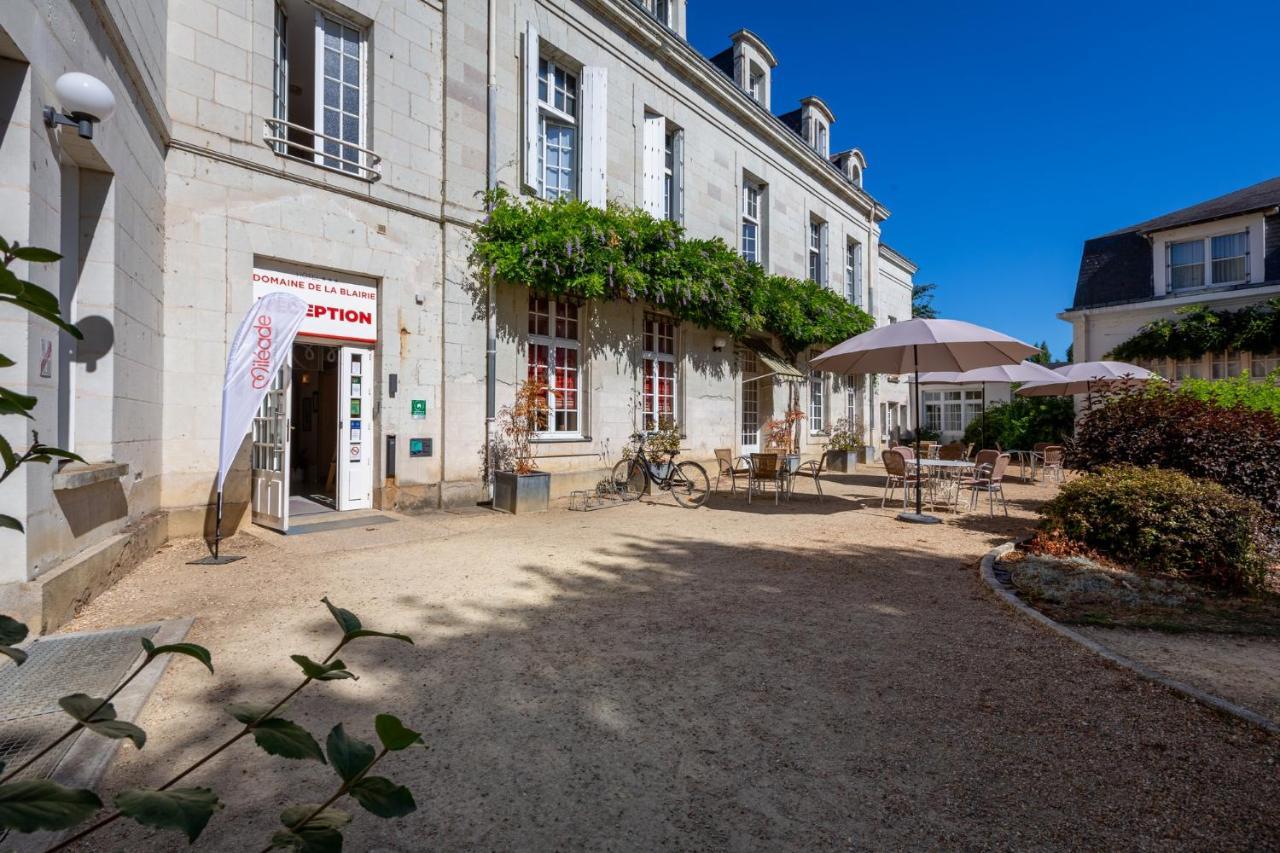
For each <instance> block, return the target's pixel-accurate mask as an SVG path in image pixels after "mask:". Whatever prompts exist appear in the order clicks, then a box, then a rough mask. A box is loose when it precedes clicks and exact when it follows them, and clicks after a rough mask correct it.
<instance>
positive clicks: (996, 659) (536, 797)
mask: <svg viewBox="0 0 1280 853" xmlns="http://www.w3.org/2000/svg"><path fill="white" fill-rule="evenodd" d="M827 488H828V498H827V500H826V501H824V502H822V503H818V502H816V501H815V500H814V499H813V498H812V497H807V498H806V497H805V496H797V498H796V500H795V501H794V502H793V503H791V504H790V505H789V506H783V507H780V508H777V509H775V507H774V506H773V504H772V501H771V499H770V500H768V501H763V502H757V503H755V504H753V505H752V506H750V507H748V506H747V504H746V502H745V501H744V500H742V499H740V498H738V499H731V498H728V497H723V498H718V499H715V500H713V502H712V503H711V504H710V505H709V506H708V507H706V508H703V509H701V510H697V511H688V510H682V509H679V508H677V507H675V506H674V505H672V504H671V503H670V498H669V497H668V498H666V499H665V500H662V501H658V502H656V503H641V504H639V505H633V506H629V507H622V508H617V509H607V510H602V511H598V512H591V513H569V512H565V511H554V512H552V513H549V514H546V515H542V516H523V517H519V518H511V517H502V516H496V515H492V514H489V513H472V514H462V515H453V514H445V513H440V514H436V515H432V516H429V517H422V518H415V519H404V520H402V521H400V522H398V523H396V524H390V525H385V526H382V527H377V528H372V529H369V530H365V529H363V528H356V529H354V530H344V531H333V532H328V533H320V534H314V535H309V536H303V537H293V538H289V539H284V538H280V537H276V536H274V535H272V534H263V536H262V537H257V536H249V535H241V536H239V537H237V538H236V539H234V540H232V541H231V542H229V543H227V544H226V545H224V548H225V549H226V550H227V552H228V553H245V554H247V555H248V557H249V558H248V559H247V560H244V561H242V562H239V563H236V564H233V565H231V566H228V567H223V568H205V567H194V566H186V565H184V562H185V561H186V560H187V559H190V558H191V557H192V556H193V555H195V554H196V553H197V549H198V546H197V545H195V544H194V543H183V544H178V545H175V546H173V547H171V548H168V549H166V550H164V551H162V552H161V553H160V554H158V555H157V556H156V557H155V558H154V559H152V560H150V561H149V562H148V563H147V564H146V565H145V566H143V567H142V568H140V569H139V570H138V571H137V572H135V573H134V574H132V575H130V576H129V577H128V578H126V579H125V580H124V581H123V582H122V583H121V584H119V585H118V586H117V587H115V588H114V589H112V590H110V591H109V592H108V593H107V594H105V595H103V596H102V597H101V598H99V599H98V600H97V601H95V602H94V603H93V604H92V605H91V606H90V607H89V608H88V609H87V610H86V611H85V613H83V614H82V616H81V617H80V618H79V619H77V620H76V621H75V622H74V623H73V624H71V625H69V626H67V630H83V629H85V628H90V627H96V626H105V625H127V624H134V623H140V622H147V621H154V620H158V619H162V618H170V617H173V616H179V615H195V616H197V617H198V618H197V621H196V625H195V627H194V629H193V631H192V633H191V636H190V639H191V640H192V641H195V642H199V643H203V644H205V645H207V646H209V647H210V648H211V649H212V651H213V654H214V660H215V664H216V665H217V667H218V673H217V675H216V676H215V677H210V676H209V675H208V674H207V673H205V672H204V671H203V670H202V669H201V668H200V667H199V665H198V664H195V663H194V662H190V661H185V660H179V661H175V665H174V666H171V667H170V669H169V671H168V672H167V673H166V675H165V677H164V679H163V680H162V682H161V684H160V686H159V688H158V689H157V692H156V694H155V696H154V697H153V699H152V701H151V703H150V705H149V707H148V709H147V711H146V712H145V714H144V717H143V719H142V720H141V721H140V722H141V724H142V725H143V726H144V728H146V729H147V731H148V733H149V735H150V739H149V740H148V743H147V747H146V749H145V750H144V751H143V752H142V753H137V752H135V751H134V750H133V749H132V747H128V746H126V747H125V748H123V749H122V750H121V757H120V758H119V759H118V760H117V762H116V764H115V765H114V766H113V768H112V770H111V771H110V773H109V775H108V778H107V780H106V788H107V791H108V792H113V791H115V790H117V789H118V788H120V787H121V786H124V785H127V784H147V783H151V784H155V783H158V782H160V781H163V780H164V779H165V778H167V777H168V775H170V774H171V772H172V769H173V768H176V767H181V766H185V764H186V762H188V761H190V760H191V759H192V758H193V757H195V756H198V755H199V754H201V749H202V748H207V746H208V745H209V744H211V743H213V742H214V741H213V738H214V737H217V736H225V733H226V732H227V731H228V729H229V724H228V720H229V718H227V717H225V716H224V715H223V714H222V712H221V711H219V710H217V707H218V706H220V705H221V704H224V703H226V702H229V701H252V700H259V701H260V700H263V699H267V698H270V697H272V696H275V695H279V694H281V693H283V692H284V690H286V689H287V688H288V686H289V685H290V684H291V683H292V682H293V681H294V680H295V673H294V671H293V665H292V663H290V662H289V661H288V659H287V656H288V654H290V653H305V654H309V655H311V656H312V657H317V658H319V657H322V656H323V655H324V654H325V653H327V651H328V648H329V645H330V644H331V642H332V637H333V626H332V625H331V623H330V621H329V616H328V614H327V613H326V612H325V611H324V610H323V607H322V606H321V605H320V604H319V598H320V596H322V595H329V596H330V597H331V598H333V599H334V600H335V601H336V602H338V603H339V604H341V605H342V606H345V607H348V608H350V609H352V610H354V611H355V612H356V613H358V614H359V615H360V616H361V617H362V618H363V619H364V621H365V623H366V625H368V626H371V627H376V628H382V629H384V630H402V631H406V632H408V633H411V634H412V635H413V636H414V637H415V638H416V639H417V641H418V643H417V645H416V646H414V647H407V646H402V645H399V644H394V643H390V642H388V641H366V644H365V645H363V646H360V647H353V648H351V649H350V654H347V653H346V652H344V654H343V657H344V658H345V659H346V661H347V663H348V664H349V665H350V666H351V667H352V668H353V669H354V670H355V671H356V672H357V673H359V674H360V675H361V679H360V680H359V681H357V682H338V683H332V684H324V685H317V686H315V687H313V688H309V689H308V691H307V692H305V693H303V694H302V695H301V696H300V697H299V699H298V700H296V702H295V703H294V704H293V705H292V706H291V710H290V712H289V716H291V717H292V718H293V719H295V720H296V721H298V722H300V723H303V724H304V725H306V726H308V727H309V728H310V729H311V730H312V731H313V732H315V733H316V734H317V735H319V736H322V735H323V733H324V732H326V731H327V730H328V728H329V727H330V726H332V725H333V724H334V723H336V722H338V721H345V722H346V723H347V728H348V730H349V731H352V732H353V733H355V734H357V735H360V736H364V737H366V738H371V737H372V731H371V730H372V717H373V715H374V714H375V713H377V712H380V711H384V710H385V711H390V712H393V713H396V714H398V715H400V716H402V717H403V718H404V719H405V720H406V722H408V723H410V724H411V725H413V726H414V727H416V728H418V729H420V730H422V731H424V732H426V733H427V736H428V740H429V742H430V743H431V749H430V751H428V752H415V753H413V754H411V755H406V754H401V755H400V756H397V757H395V758H394V759H393V760H390V761H389V762H387V765H386V775H388V776H391V777H392V778H394V779H396V780H397V781H401V782H403V783H405V784H407V785H409V787H410V788H411V789H412V790H413V791H414V792H415V795H416V797H417V800H418V804H419V810H418V811H417V812H416V813H415V814H413V815H411V816H409V817H407V818H403V819H400V820H395V821H382V820H379V819H377V818H374V817H373V816H371V815H368V814H363V813H360V814H357V815H356V819H355V822H354V823H353V824H352V826H351V827H350V829H349V830H348V833H347V835H348V847H347V849H350V850H381V851H392V850H394V851H411V850H426V849H439V850H459V849H463V850H513V849H525V850H559V849H573V850H645V851H648V850H657V849H664V848H667V849H671V848H678V849H725V848H731V849H769V850H778V849H804V850H810V849H832V848H840V849H849V848H877V849H884V848H897V849H901V848H913V849H916V848H957V847H959V848H967V849H977V848H983V849H990V848H996V849H1028V848H1036V849H1082V848H1092V849H1113V850H1126V849H1133V850H1146V849H1155V848H1159V849H1172V848H1178V849H1211V848H1212V849H1280V796H1277V790H1278V789H1280V738H1276V737H1271V736H1267V735H1265V734H1262V733H1260V732H1258V731H1256V730H1254V729H1252V728H1250V727H1248V726H1246V725H1244V724H1241V723H1238V722H1235V721H1233V720H1231V719H1227V718H1224V717H1221V716H1219V715H1216V714H1214V713H1212V712H1210V711H1207V710H1205V709H1203V708H1202V707H1200V706H1198V705H1197V704H1195V703H1193V702H1190V701H1188V700H1185V699H1182V698H1179V697H1178V696H1177V695H1175V694H1173V693H1170V692H1169V691H1166V690H1164V689H1162V688H1158V687H1155V686H1153V685H1150V684H1148V683H1146V682H1144V681H1142V680H1140V679H1138V678H1137V677H1135V676H1132V675H1130V674H1128V673H1127V672H1122V671H1119V670H1116V669H1112V668H1109V667H1107V666H1105V665H1103V664H1101V663H1100V662H1099V661H1098V659H1097V658H1095V657H1093V656H1092V655H1090V654H1089V653H1087V652H1084V651H1083V650H1081V649H1079V648H1078V647H1076V646H1075V645H1073V644H1071V643H1068V642H1066V641H1065V640H1062V639H1059V638H1058V637H1056V636H1053V635H1051V634H1049V633H1048V632H1045V631H1043V630H1042V629H1039V628H1037V627H1035V626H1033V625H1031V624H1029V623H1026V622H1023V621H1021V620H1019V619H1017V618H1016V617H1014V616H1012V615H1011V614H1010V613H1009V612H1008V610H1007V609H1006V608H1004V607H1003V606H1002V605H1001V604H999V603H997V602H996V600H995V599H994V598H993V597H992V596H991V595H990V594H989V592H988V591H987V590H986V589H985V588H984V587H983V586H982V585H981V581H980V580H979V578H978V577H977V568H976V565H977V561H978V559H979V558H980V557H981V555H982V554H983V553H985V552H986V551H987V550H988V549H989V548H990V547H992V546H993V545H994V544H997V543H999V542H1002V541H1006V540H1008V539H1009V538H1011V536H1012V535H1014V534H1016V533H1019V532H1023V531H1025V530H1026V529H1027V526H1028V525H1029V524H1030V523H1031V519H1032V516H1031V514H1030V509H1031V508H1034V506H1035V505H1036V504H1037V503H1038V502H1039V500H1041V499H1043V498H1044V497H1046V496H1047V494H1048V488H1047V487H1043V486H1035V487H1030V486H1027V487H1020V486H1013V487H1011V488H1010V489H1009V491H1010V498H1011V500H1012V501H1013V503H1014V504H1015V506H1014V517H1013V518H1012V519H1010V520H1008V521H1006V520H1004V519H1002V518H997V519H994V520H993V519H989V518H988V517H987V516H986V515H985V514H981V515H973V516H962V517H960V518H959V519H950V518H949V519H948V522H947V524H945V525H942V526H935V527H919V526H909V525H905V524H902V523H900V522H897V521H896V520H894V517H893V516H894V512H893V511H892V510H891V509H884V510H882V509H880V507H879V479H878V478H873V477H871V476H862V477H852V478H850V477H845V478H840V479H833V480H831V481H828V486H827ZM833 493H834V494H833ZM140 759H142V760H140ZM334 779H335V777H334V776H333V775H332V773H331V771H329V769H328V768H326V767H322V766H320V765H318V764H315V763H305V764H302V763H293V762H286V761H284V760H282V759H278V758H270V757H268V756H265V755H264V754H261V753H260V752H259V751H258V750H257V749H256V747H254V746H253V745H252V744H239V745H237V746H235V747H233V748H232V749H231V750H229V751H228V752H227V753H225V754H224V756H222V757H221V758H219V759H218V760H216V761H215V762H213V763H211V764H210V765H209V766H208V768H207V769H206V770H202V771H200V772H199V773H197V774H195V775H193V776H192V777H191V780H192V782H193V783H196V784H208V785H211V786H213V787H214V788H216V789H217V790H218V791H219V792H220V793H221V795H222V797H223V798H224V799H225V800H226V801H227V803H228V808H227V810H226V811H224V812H221V813H220V814H219V815H218V816H216V817H215V818H214V820H213V822H212V823H211V824H210V826H209V829H208V830H207V831H206V833H205V836H204V837H203V838H202V839H201V842H200V846H201V847H202V848H203V849H211V850H213V849H216V850H241V849H254V847H253V845H254V844H255V843H256V844H258V845H259V846H261V845H263V844H264V840H265V839H266V838H267V836H268V835H269V834H270V832H271V831H273V829H274V828H276V826H277V824H276V815H277V814H278V812H279V810H280V808H281V807H282V806H283V805H284V804H286V803H288V802H296V801H315V800H317V799H319V798H321V797H323V796H325V795H326V794H327V793H328V792H329V791H331V790H332V789H333V787H334ZM349 805H350V807H351V808H352V809H353V810H354V811H359V810H358V807H355V806H354V804H349ZM179 846H185V845H184V842H182V841H181V840H180V838H179V837H178V836H175V835H170V834H165V835H159V834H156V833H153V832H150V831H147V830H144V829H142V828H139V827H134V826H126V825H123V824H117V825H116V827H113V828H112V829H111V830H110V831H108V832H107V833H104V834H103V835H102V836H101V837H100V838H99V839H98V840H97V841H96V843H95V844H94V845H93V846H92V848H90V847H89V846H86V847H85V848H84V849H86V850H87V849H117V848H123V849H130V850H168V849H174V848H177V847H179Z"/></svg>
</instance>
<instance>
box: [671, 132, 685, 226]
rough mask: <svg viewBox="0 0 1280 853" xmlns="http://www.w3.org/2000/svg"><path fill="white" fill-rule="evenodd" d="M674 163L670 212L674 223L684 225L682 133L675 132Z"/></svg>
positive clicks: (673, 144) (673, 145)
mask: <svg viewBox="0 0 1280 853" xmlns="http://www.w3.org/2000/svg"><path fill="white" fill-rule="evenodd" d="M672 149H673V150H672V153H673V154H674V158H673V159H674V160H675V162H674V163H673V164H672V169H673V174H672V176H671V191H672V192H673V193H674V194H675V198H673V199H672V200H671V210H672V211H673V213H674V214H675V218H676V222H679V223H680V224H681V225H683V224H684V131H683V130H678V131H676V138H675V142H673V143H672Z"/></svg>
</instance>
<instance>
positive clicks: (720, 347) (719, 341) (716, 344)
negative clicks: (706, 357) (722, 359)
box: [711, 337, 729, 352]
mask: <svg viewBox="0 0 1280 853" xmlns="http://www.w3.org/2000/svg"><path fill="white" fill-rule="evenodd" d="M728 345H729V342H728V341H726V340H725V339H724V338H721V337H717V338H716V339H715V340H714V341H712V342H711V348H712V349H713V350H715V351H716V352H723V351H724V348H725V347H727V346H728Z"/></svg>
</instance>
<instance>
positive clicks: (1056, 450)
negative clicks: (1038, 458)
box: [1042, 444, 1067, 483]
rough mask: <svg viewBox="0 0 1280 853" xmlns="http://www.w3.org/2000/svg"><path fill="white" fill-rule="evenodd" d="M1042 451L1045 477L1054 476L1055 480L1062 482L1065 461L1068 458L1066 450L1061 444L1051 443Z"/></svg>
mask: <svg viewBox="0 0 1280 853" xmlns="http://www.w3.org/2000/svg"><path fill="white" fill-rule="evenodd" d="M1042 453H1043V456H1044V464H1043V466H1042V467H1043V469H1044V475H1045V479H1048V478H1049V477H1053V479H1054V482H1057V483H1061V482H1062V478H1063V474H1064V470H1063V463H1064V462H1065V461H1066V458H1067V452H1066V450H1065V449H1063V447H1062V446H1061V445H1058V444H1050V445H1046V446H1045V448H1044V450H1043V451H1042Z"/></svg>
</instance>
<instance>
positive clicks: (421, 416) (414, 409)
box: [409, 400, 427, 421]
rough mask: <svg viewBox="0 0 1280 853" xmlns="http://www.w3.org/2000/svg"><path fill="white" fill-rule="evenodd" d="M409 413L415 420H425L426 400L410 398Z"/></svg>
mask: <svg viewBox="0 0 1280 853" xmlns="http://www.w3.org/2000/svg"><path fill="white" fill-rule="evenodd" d="M409 415H410V416H411V417H412V418H413V419H414V420H415V421H421V420H425V419H426V417H427V401H426V400H410V401H409Z"/></svg>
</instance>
